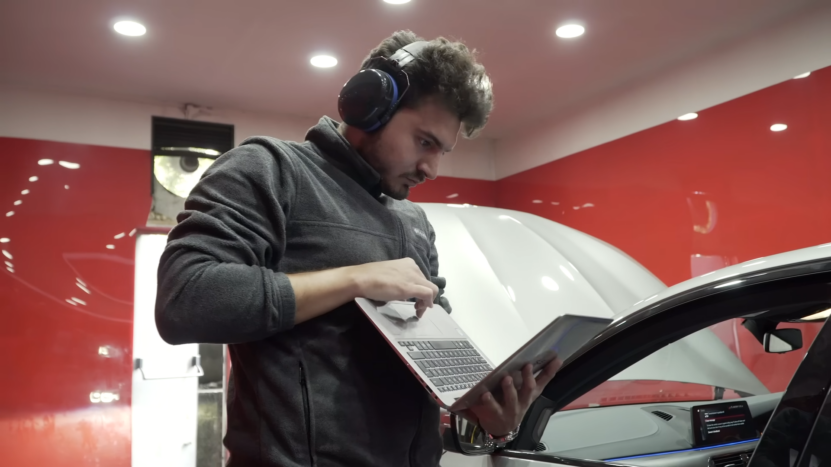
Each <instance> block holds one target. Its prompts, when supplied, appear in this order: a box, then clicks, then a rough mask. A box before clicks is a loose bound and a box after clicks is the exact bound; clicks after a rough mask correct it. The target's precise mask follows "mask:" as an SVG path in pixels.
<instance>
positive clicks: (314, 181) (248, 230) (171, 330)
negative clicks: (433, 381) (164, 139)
mask: <svg viewBox="0 0 831 467" xmlns="http://www.w3.org/2000/svg"><path fill="white" fill-rule="evenodd" d="M379 182H380V176H379V175H378V173H377V172H376V171H375V170H373V169H372V167H370V166H369V165H368V164H367V163H366V162H365V161H364V160H363V158H361V156H360V155H358V154H357V153H356V152H355V151H354V150H353V149H352V147H351V146H350V145H349V144H348V143H347V141H346V140H345V139H344V138H343V137H342V136H341V135H340V134H339V133H338V131H337V123H336V122H335V121H333V120H332V119H330V118H326V117H324V118H323V119H321V120H320V123H319V124H318V125H316V126H315V127H313V128H312V129H310V130H309V132H308V134H307V135H306V141H305V142H302V143H295V142H287V141H280V140H277V139H274V138H268V137H254V138H249V139H247V140H246V141H244V142H243V143H242V145H240V146H239V147H237V148H235V149H233V150H231V151H229V152H228V153H226V154H224V155H222V156H221V157H220V158H218V159H217V160H216V162H215V163H214V164H213V165H212V166H211V167H210V168H209V169H208V170H207V172H206V173H205V175H204V176H203V177H202V179H201V181H200V182H199V183H198V184H197V185H196V187H195V188H194V189H193V191H192V192H191V194H190V196H189V197H188V199H187V202H186V203H185V211H183V212H182V213H181V214H179V217H178V221H179V224H178V225H177V226H176V227H175V228H174V229H173V230H172V231H171V233H170V236H169V240H168V244H167V247H166V248H165V251H164V254H163V255H162V257H161V262H160V264H159V271H158V295H157V298H156V324H157V327H158V329H159V333H160V334H161V336H162V338H164V339H165V340H166V341H167V342H169V343H171V344H182V343H190V342H203V343H227V344H230V345H229V349H230V354H231V360H232V370H233V371H232V381H231V390H230V394H229V400H228V432H227V435H226V437H225V445H226V446H227V447H228V449H229V450H230V452H231V460H230V463H229V465H231V466H233V467H239V466H275V467H276V466H281V467H294V466H320V467H328V466H379V467H391V466H396V467H397V466H419V467H420V466H429V467H435V466H437V465H438V463H439V459H440V456H441V440H440V436H439V409H438V406H437V405H436V404H435V403H434V402H433V401H432V399H430V397H429V396H428V394H427V393H426V391H425V390H424V389H423V388H422V387H421V386H420V385H419V384H418V383H417V382H416V380H415V379H414V378H413V377H412V376H411V375H410V373H409V372H408V370H407V369H406V368H405V366H404V364H403V363H402V362H401V361H400V360H399V359H398V357H397V356H396V355H395V353H394V352H393V351H392V349H390V348H389V347H388V345H387V344H386V343H385V342H384V340H383V338H382V337H381V336H380V335H379V334H378V332H377V331H376V330H375V329H374V328H373V327H372V324H371V323H370V322H369V321H368V320H367V319H366V318H365V317H364V316H363V314H362V313H361V312H360V310H359V309H357V307H356V306H355V305H354V304H352V303H349V304H346V305H343V306H341V307H339V308H337V309H335V310H334V311H331V312H329V313H326V314H324V315H322V316H320V317H318V318H315V319H312V320H309V321H306V322H304V323H302V324H299V325H297V326H295V325H294V314H295V297H294V291H293V290H292V287H291V284H290V282H289V280H288V278H287V276H286V274H292V273H299V272H306V271H316V270H323V269H330V268H337V267H342V266H350V265H357V264H364V263H368V262H374V261H384V260H393V259H399V258H404V257H410V258H412V259H413V260H415V262H416V263H417V264H418V266H419V267H420V268H421V270H422V271H423V272H424V275H425V276H426V277H428V278H430V279H431V280H433V282H434V283H437V285H439V286H440V287H441V288H442V289H443V287H444V284H443V279H441V278H439V277H438V257H437V253H436V248H435V244H434V240H435V234H434V231H433V228H432V226H431V225H430V223H429V222H428V221H427V218H426V216H425V214H424V211H423V210H422V209H421V208H419V207H418V206H416V205H415V204H413V203H411V202H409V201H396V200H393V199H391V198H389V197H387V196H385V195H383V194H381V193H380V188H379ZM442 298H443V297H442ZM445 303H446V302H445Z"/></svg>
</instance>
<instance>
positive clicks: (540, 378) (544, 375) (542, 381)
mask: <svg viewBox="0 0 831 467" xmlns="http://www.w3.org/2000/svg"><path fill="white" fill-rule="evenodd" d="M561 366H563V361H562V360H560V359H559V358H555V359H554V360H552V361H551V362H549V363H548V365H545V368H544V369H543V370H542V372H541V373H540V374H538V375H537V381H536V382H537V386H538V387H539V388H540V390H542V389H543V388H545V387H546V386H547V385H548V383H549V382H551V380H552V379H553V378H554V375H556V374H557V371H558V370H559V369H560V367H561Z"/></svg>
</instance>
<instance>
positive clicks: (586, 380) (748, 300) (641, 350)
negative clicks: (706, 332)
mask: <svg viewBox="0 0 831 467" xmlns="http://www.w3.org/2000/svg"><path fill="white" fill-rule="evenodd" d="M724 279H726V278H722V280H716V281H713V282H710V283H708V284H706V285H703V286H701V287H697V288H694V289H690V290H687V291H685V292H683V293H679V294H677V295H672V296H669V297H667V298H665V299H663V300H659V301H656V302H655V303H654V304H652V305H650V306H648V307H645V308H642V309H640V310H638V311H636V312H634V313H632V314H628V315H624V316H623V317H622V318H620V319H618V320H616V321H615V322H613V323H612V324H611V325H610V326H609V328H607V329H606V330H604V331H603V332H602V333H601V334H599V335H598V337H597V338H596V339H594V340H593V342H592V343H591V344H590V345H587V346H586V347H584V348H583V349H582V350H581V351H580V352H579V353H578V354H577V355H575V356H573V357H572V358H571V359H569V360H568V361H567V362H565V365H564V366H563V367H562V368H561V370H560V372H558V374H557V376H555V378H554V380H552V382H551V383H550V384H549V385H548V386H547V387H546V388H545V390H544V391H543V395H542V396H541V397H540V398H539V399H538V400H537V401H536V402H535V403H534V405H533V406H532V407H531V409H530V410H529V411H528V412H527V414H526V416H525V419H524V420H523V423H522V425H521V429H520V432H519V435H518V436H517V438H516V439H515V440H514V442H512V443H511V444H510V445H509V446H508V449H507V450H504V451H502V452H500V453H498V454H497V455H499V456H507V457H515V458H518V459H526V460H540V461H543V462H548V463H557V464H561V465H586V466H590V465H606V464H604V463H602V462H601V463H599V464H598V463H595V462H594V461H590V462H589V463H588V464H586V463H585V462H586V461H576V460H569V459H564V458H560V457H557V456H551V455H549V454H542V453H535V452H533V449H534V447H535V446H536V445H537V444H538V443H539V441H540V439H541V437H542V434H543V432H544V431H545V427H546V425H547V422H548V419H549V418H550V417H551V415H553V414H554V413H555V412H556V411H558V410H560V409H562V408H563V407H565V406H566V405H568V404H569V403H571V402H573V401H574V400H576V399H577V398H578V397H580V396H581V395H583V394H585V393H586V392H588V391H589V390H591V389H593V388H594V387H596V386H598V385H599V384H601V383H603V382H604V381H606V380H608V379H609V378H611V377H612V376H614V375H616V374H618V373H620V372H621V371H623V370H624V369H626V368H627V367H629V366H631V365H632V364H634V363H636V362H637V361H639V360H641V359H643V358H645V357H647V356H648V355H650V354H652V353H653V352H655V351H657V350H659V349H660V348H662V347H664V346H666V345H668V344H670V343H672V342H675V341H677V340H679V339H681V338H683V337H685V336H687V335H689V334H692V333H694V332H697V331H699V330H701V329H704V328H706V327H708V326H711V325H713V324H716V323H719V322H721V321H724V320H727V319H731V318H737V317H741V316H746V315H748V314H749V313H752V311H751V310H759V311H764V310H774V309H777V308H781V309H782V312H783V313H785V312H792V311H793V309H794V308H798V309H800V310H801V309H802V308H805V309H806V310H811V309H815V308H821V307H822V306H826V307H831V306H829V305H830V304H831V258H821V259H816V260H811V261H805V262H801V263H796V264H789V265H786V266H781V267H777V268H772V269H769V270H765V271H762V272H760V271H754V272H752V273H748V274H745V275H736V276H733V277H730V280H729V284H728V281H726V280H724ZM726 285H727V286H726ZM728 286H729V287H728ZM794 296H798V297H799V300H797V301H795V300H794ZM806 315H807V312H806ZM571 462H577V463H576V464H574V463H571ZM580 462H583V463H580Z"/></svg>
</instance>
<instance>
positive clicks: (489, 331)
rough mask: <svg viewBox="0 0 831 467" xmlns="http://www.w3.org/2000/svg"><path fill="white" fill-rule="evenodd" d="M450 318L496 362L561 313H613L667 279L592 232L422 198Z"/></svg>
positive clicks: (529, 216) (659, 287)
mask: <svg viewBox="0 0 831 467" xmlns="http://www.w3.org/2000/svg"><path fill="white" fill-rule="evenodd" d="M420 206H421V207H422V208H424V211H425V213H426V214H427V217H428V219H429V220H430V222H431V224H432V225H433V228H434V229H435V231H436V248H437V249H438V252H439V263H440V267H439V272H440V274H441V275H442V276H444V277H445V278H446V279H447V297H448V299H449V300H450V303H451V305H452V307H453V318H454V319H455V320H456V321H457V322H458V323H459V324H460V325H461V326H462V328H463V329H464V330H465V332H466V333H468V335H470V336H471V338H473V339H474V341H475V342H476V343H477V345H479V347H480V348H482V350H484V351H485V353H486V354H487V355H488V357H489V358H490V359H491V360H493V361H494V362H495V363H499V362H502V361H503V360H504V359H505V358H507V357H508V356H510V355H511V354H512V353H513V352H514V351H516V350H517V349H518V348H519V347H520V346H521V345H522V344H524V343H525V342H527V340H528V339H530V338H531V337H532V336H533V335H534V334H536V333H537V332H539V330H540V329H542V328H543V327H545V326H546V325H548V324H549V323H550V322H551V321H552V320H553V319H554V318H556V317H557V316H559V315H562V314H566V313H568V314H575V315H586V316H600V317H612V316H613V315H614V314H615V313H617V312H620V311H622V310H624V309H626V308H627V307H629V306H630V305H631V304H632V303H634V302H636V301H638V300H641V299H642V298H644V297H647V296H650V295H654V294H656V293H658V292H660V291H661V290H664V289H666V286H665V285H664V284H663V283H662V282H661V281H660V280H658V278H656V277H655V276H654V275H653V274H652V273H650V272H649V271H648V270H647V269H646V268H644V267H643V266H641V265H640V264H639V263H638V262H637V261H635V260H633V259H632V258H630V257H629V256H627V255H626V254H625V253H623V252H622V251H620V250H618V249H617V248H615V247H613V246H611V245H609V244H607V243H605V242H603V241H601V240H598V239H596V238H594V237H592V236H590V235H586V234H584V233H582V232H579V231H577V230H574V229H572V228H569V227H566V226H564V225H561V224H558V223H556V222H552V221H549V220H547V219H544V218H542V217H538V216H534V215H532V214H527V213H522V212H517V211H510V210H505V209H496V208H486V207H476V206H468V205H446V204H420Z"/></svg>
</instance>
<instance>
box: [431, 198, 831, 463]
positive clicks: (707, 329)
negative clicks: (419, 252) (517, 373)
mask: <svg viewBox="0 0 831 467" xmlns="http://www.w3.org/2000/svg"><path fill="white" fill-rule="evenodd" d="M422 207H423V208H424V210H425V212H426V214H427V216H428V218H429V219H430V221H431V223H432V224H433V226H434V229H435V230H436V246H437V249H438V252H439V259H440V274H441V275H443V276H445V277H446V278H447V284H448V286H447V297H448V298H449V300H450V302H451V304H452V316H453V317H454V319H455V320H456V321H457V322H458V323H459V324H460V326H461V327H462V328H463V329H464V330H465V332H466V333H467V334H468V335H469V336H470V337H471V338H472V339H473V340H474V341H475V342H476V344H477V345H478V346H479V347H480V348H481V349H482V351H484V352H485V353H486V354H487V356H488V357H489V358H490V359H491V360H492V361H493V362H494V363H496V364H499V363H500V362H501V361H503V360H504V359H505V358H507V356H509V355H510V354H511V353H512V352H513V351H515V350H516V349H517V348H518V347H519V346H521V345H522V344H523V343H524V342H525V341H527V339H529V338H530V337H531V336H533V335H534V334H535V333H536V332H537V331H539V330H540V329H541V328H542V327H543V326H545V325H547V324H548V323H550V322H551V321H552V320H553V319H554V318H556V317H557V316H559V315H561V314H565V313H569V314H580V315H590V316H605V317H612V318H613V322H612V324H611V325H609V327H608V328H606V329H605V330H604V331H603V332H601V333H600V334H599V335H598V336H597V337H596V338H595V339H593V340H592V341H591V342H589V343H588V344H586V346H584V347H583V348H582V349H581V350H580V351H579V352H578V353H577V354H575V355H574V356H573V357H571V358H570V359H568V360H567V361H566V362H565V363H564V365H563V367H562V368H561V370H560V371H559V373H558V374H557V376H556V377H555V378H554V380H553V381H552V382H551V383H550V384H549V385H548V386H547V387H546V388H545V390H544V392H543V395H542V396H541V397H540V399H539V400H538V401H537V402H536V403H535V404H534V405H533V407H532V409H531V410H529V412H528V414H527V415H526V418H525V420H524V421H523V423H522V425H521V429H520V432H519V435H518V437H517V438H516V440H515V441H513V442H512V443H510V444H509V445H508V446H507V447H506V449H502V450H499V451H496V450H495V449H493V448H486V447H484V446H483V445H484V443H483V442H482V441H483V440H482V439H481V433H477V432H476V427H474V426H472V425H470V424H468V423H466V422H465V421H464V420H463V419H461V418H459V417H455V416H453V417H452V420H453V421H452V423H451V424H450V425H451V426H450V429H449V430H445V435H446V436H445V438H446V449H447V450H448V451H449V452H447V453H446V454H445V455H444V457H443V459H442V465H443V466H445V467H451V466H468V465H483V466H484V465H496V466H536V465H541V466H542V465H573V466H580V465H585V466H603V465H620V464H624V465H639V466H658V465H660V466H665V465H672V466H696V467H705V466H714V467H717V466H727V465H733V466H736V467H739V466H742V465H751V466H753V467H756V466H767V465H777V466H778V465H785V464H781V461H782V459H786V460H787V462H788V464H787V467H791V466H802V465H805V466H814V465H817V466H821V465H828V462H829V461H831V458H829V457H828V454H827V448H824V447H822V446H825V444H827V442H826V443H825V444H823V443H819V441H818V440H821V439H826V440H827V439H831V438H822V436H828V435H829V433H831V432H829V431H828V427H830V426H831V424H829V423H828V421H829V410H831V407H828V406H824V405H823V402H824V401H825V395H826V392H827V390H828V387H829V386H831V369H829V366H828V364H827V363H825V362H831V328H829V327H828V326H824V323H825V321H826V318H827V317H828V314H829V310H831V244H827V245H819V246H816V247H811V248H806V249H802V250H797V251H792V252H788V253H783V254H778V255H773V256H769V257H766V258H758V259H754V260H752V261H748V262H745V263H742V264H737V265H733V266H730V267H727V268H724V269H720V270H716V271H711V272H709V273H707V274H704V275H702V276H700V277H696V278H693V279H690V280H688V281H685V282H682V283H680V284H676V285H674V286H672V287H666V286H665V285H664V284H662V283H661V282H660V281H659V280H658V279H657V278H655V277H654V275H652V274H651V273H649V272H648V271H647V270H646V269H645V268H643V267H642V266H641V265H639V264H638V263H637V262H636V261H634V260H633V259H632V258H629V257H628V256H627V255H626V254H625V253H623V252H621V251H620V250H618V249H616V248H614V247H613V246H611V245H608V244H606V243H604V242H602V241H600V240H598V239H595V238H593V237H590V236H588V235H586V234H584V233H581V232H578V231H576V230H573V229H570V228H568V227H566V226H563V225H560V224H557V223H555V222H552V221H549V220H546V219H543V218H540V217H537V216H534V215H531V214H527V213H521V212H516V211H507V210H501V209H496V208H485V207H475V206H469V205H438V204H422ZM725 329H728V330H731V331H732V333H734V334H735V335H738V337H735V336H734V338H733V339H732V340H731V338H730V336H725V335H723V334H724V333H723V332H722V331H724V330H725ZM739 334H740V335H739ZM807 340H812V341H813V343H812V344H811V346H810V347H811V348H810V352H808V351H807V347H808V346H807V345H806V344H807V343H806V342H804V341H807ZM728 344H729V345H728ZM738 345H742V346H743V347H742V349H741V351H740V352H739V351H738V349H737V346H738ZM740 355H741V356H740ZM747 355H753V356H763V357H764V358H761V359H760V360H759V361H762V362H765V365H767V366H768V367H771V368H774V367H775V368H776V371H775V372H773V373H775V374H774V375H773V376H775V378H776V379H771V377H772V376H771V374H769V373H770V372H768V373H765V372H764V371H762V370H760V369H759V368H756V367H755V366H754V369H755V370H756V372H755V373H754V371H751V369H750V368H749V367H748V364H751V363H752V362H751V361H750V360H749V359H748V357H747ZM782 362H788V364H787V365H783V364H782ZM797 366H798V368H797ZM763 373H764V374H763ZM760 376H761V377H763V378H764V379H765V383H763V382H762V379H760ZM791 379H792V381H791V384H790V386H788V387H787V389H785V386H786V385H787V381H788V380H791ZM768 386H771V388H772V389H775V390H773V391H771V389H769V387H768ZM719 411H722V412H724V413H723V414H720V415H719ZM714 414H715V415H714ZM720 417H727V418H725V419H721V418H720ZM713 420H715V421H713ZM724 420H727V421H724ZM814 420H818V422H817V423H816V426H814ZM718 423H725V424H726V425H718ZM714 424H716V425H714ZM737 427H738V428H737ZM812 427H813V429H814V432H813V434H812V432H811V430H812ZM783 433H784V434H783ZM760 434H761V437H760ZM812 443H813V444H812ZM818 443H819V444H818ZM811 446H813V448H811V449H813V450H811V449H809V448H810V447H811ZM823 449H826V450H825V451H823ZM783 452H784V454H782V453H783ZM789 453H792V454H789ZM465 455H473V456H465ZM783 456H784V457H783ZM789 456H794V457H789ZM806 456H807V457H806ZM811 456H813V460H812V459H811ZM823 460H824V461H825V464H822V461H823ZM791 461H793V462H791Z"/></svg>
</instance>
